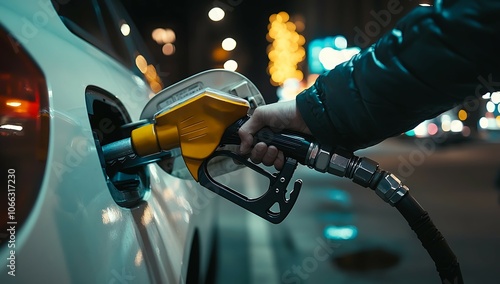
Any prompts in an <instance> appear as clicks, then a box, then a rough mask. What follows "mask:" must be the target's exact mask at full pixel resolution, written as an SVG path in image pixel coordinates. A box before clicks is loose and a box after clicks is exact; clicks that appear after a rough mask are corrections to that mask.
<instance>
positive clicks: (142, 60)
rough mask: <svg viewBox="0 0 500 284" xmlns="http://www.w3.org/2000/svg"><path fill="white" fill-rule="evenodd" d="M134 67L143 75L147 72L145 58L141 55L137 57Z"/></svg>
mask: <svg viewBox="0 0 500 284" xmlns="http://www.w3.org/2000/svg"><path fill="white" fill-rule="evenodd" d="M135 65H136V66H137V68H138V69H139V70H140V71H141V72H142V73H143V74H144V73H146V71H147V68H148V62H147V61H146V58H144V56H142V55H140V54H139V55H137V57H136V58H135Z"/></svg>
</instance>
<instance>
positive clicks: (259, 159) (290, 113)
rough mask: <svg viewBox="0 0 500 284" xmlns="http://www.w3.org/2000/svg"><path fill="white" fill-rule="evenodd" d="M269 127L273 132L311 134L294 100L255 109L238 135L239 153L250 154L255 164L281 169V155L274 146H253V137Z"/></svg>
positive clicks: (262, 143) (261, 143)
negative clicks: (285, 131) (239, 141)
mask: <svg viewBox="0 0 500 284" xmlns="http://www.w3.org/2000/svg"><path fill="white" fill-rule="evenodd" d="M266 126H269V127H270V128H271V129H272V130H274V131H281V130H283V129H288V130H293V131H298V132H302V133H304V134H311V131H310V130H309V128H308V127H307V125H306V123H305V122H304V120H303V119H302V116H301V115H300V112H299V110H298V109H297V107H296V104H295V100H292V101H286V102H278V103H273V104H269V105H264V106H260V107H258V108H256V109H255V111H254V113H253V114H252V116H251V117H250V119H249V120H248V121H247V122H245V123H244V124H243V125H242V126H241V128H240V130H239V131H238V134H239V136H240V139H241V145H240V153H241V154H242V155H247V154H250V160H251V161H252V162H254V163H256V164H258V163H263V164H264V165H266V166H272V165H274V167H275V168H276V169H278V170H279V169H281V168H282V167H283V164H284V162H285V158H284V156H283V153H282V152H281V151H279V150H278V149H277V148H276V147H275V146H268V145H266V144H265V143H264V142H259V143H257V144H255V146H254V145H253V140H254V139H253V135H254V134H255V133H256V132H257V131H259V130H260V129H261V128H263V127H266Z"/></svg>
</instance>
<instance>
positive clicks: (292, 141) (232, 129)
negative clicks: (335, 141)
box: [221, 116, 314, 165]
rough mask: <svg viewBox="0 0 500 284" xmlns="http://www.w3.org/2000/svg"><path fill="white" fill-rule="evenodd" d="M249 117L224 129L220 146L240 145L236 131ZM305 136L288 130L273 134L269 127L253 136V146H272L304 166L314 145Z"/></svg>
mask: <svg viewBox="0 0 500 284" xmlns="http://www.w3.org/2000/svg"><path fill="white" fill-rule="evenodd" d="M249 118H250V117H248V116H245V117H243V118H240V119H239V120H237V121H236V122H235V123H233V124H232V125H231V126H229V127H228V128H227V129H226V132H225V133H224V135H223V136H222V139H221V144H236V145H239V144H241V140H240V137H239V135H238V130H239V129H240V127H241V126H242V125H243V124H244V123H245V122H246V121H247V120H248V119H249ZM305 136H306V135H305V134H301V133H296V132H293V131H289V130H284V131H282V132H274V131H273V130H271V128H269V127H264V128H262V129H261V130H259V131H258V132H257V133H255V135H254V145H255V144H257V143H258V142H264V143H266V145H268V146H270V145H273V146H275V147H276V148H278V150H280V151H282V152H283V154H284V155H285V157H290V158H293V159H295V160H297V162H299V163H301V164H303V165H305V164H306V162H307V157H308V156H309V152H310V151H311V149H312V147H313V145H314V143H313V142H312V139H310V138H309V137H305Z"/></svg>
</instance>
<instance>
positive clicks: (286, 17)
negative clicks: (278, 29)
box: [278, 11, 290, 23]
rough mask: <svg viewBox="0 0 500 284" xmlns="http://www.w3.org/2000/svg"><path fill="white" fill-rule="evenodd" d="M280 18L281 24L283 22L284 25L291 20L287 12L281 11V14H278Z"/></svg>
mask: <svg viewBox="0 0 500 284" xmlns="http://www.w3.org/2000/svg"><path fill="white" fill-rule="evenodd" d="M278 16H280V17H281V22H283V23H284V22H288V20H290V16H289V15H288V13H287V12H285V11H281V12H279V13H278Z"/></svg>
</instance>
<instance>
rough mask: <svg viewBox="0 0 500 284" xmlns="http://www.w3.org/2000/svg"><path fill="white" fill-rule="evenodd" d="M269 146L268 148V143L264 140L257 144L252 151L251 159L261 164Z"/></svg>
mask: <svg viewBox="0 0 500 284" xmlns="http://www.w3.org/2000/svg"><path fill="white" fill-rule="evenodd" d="M267 148H268V147H267V145H266V144H265V143H263V142H259V143H257V144H255V146H254V147H253V149H252V152H251V153H250V160H251V161H252V162H254V163H255V164H260V163H261V162H262V159H263V158H264V155H265V154H266V152H267Z"/></svg>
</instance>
